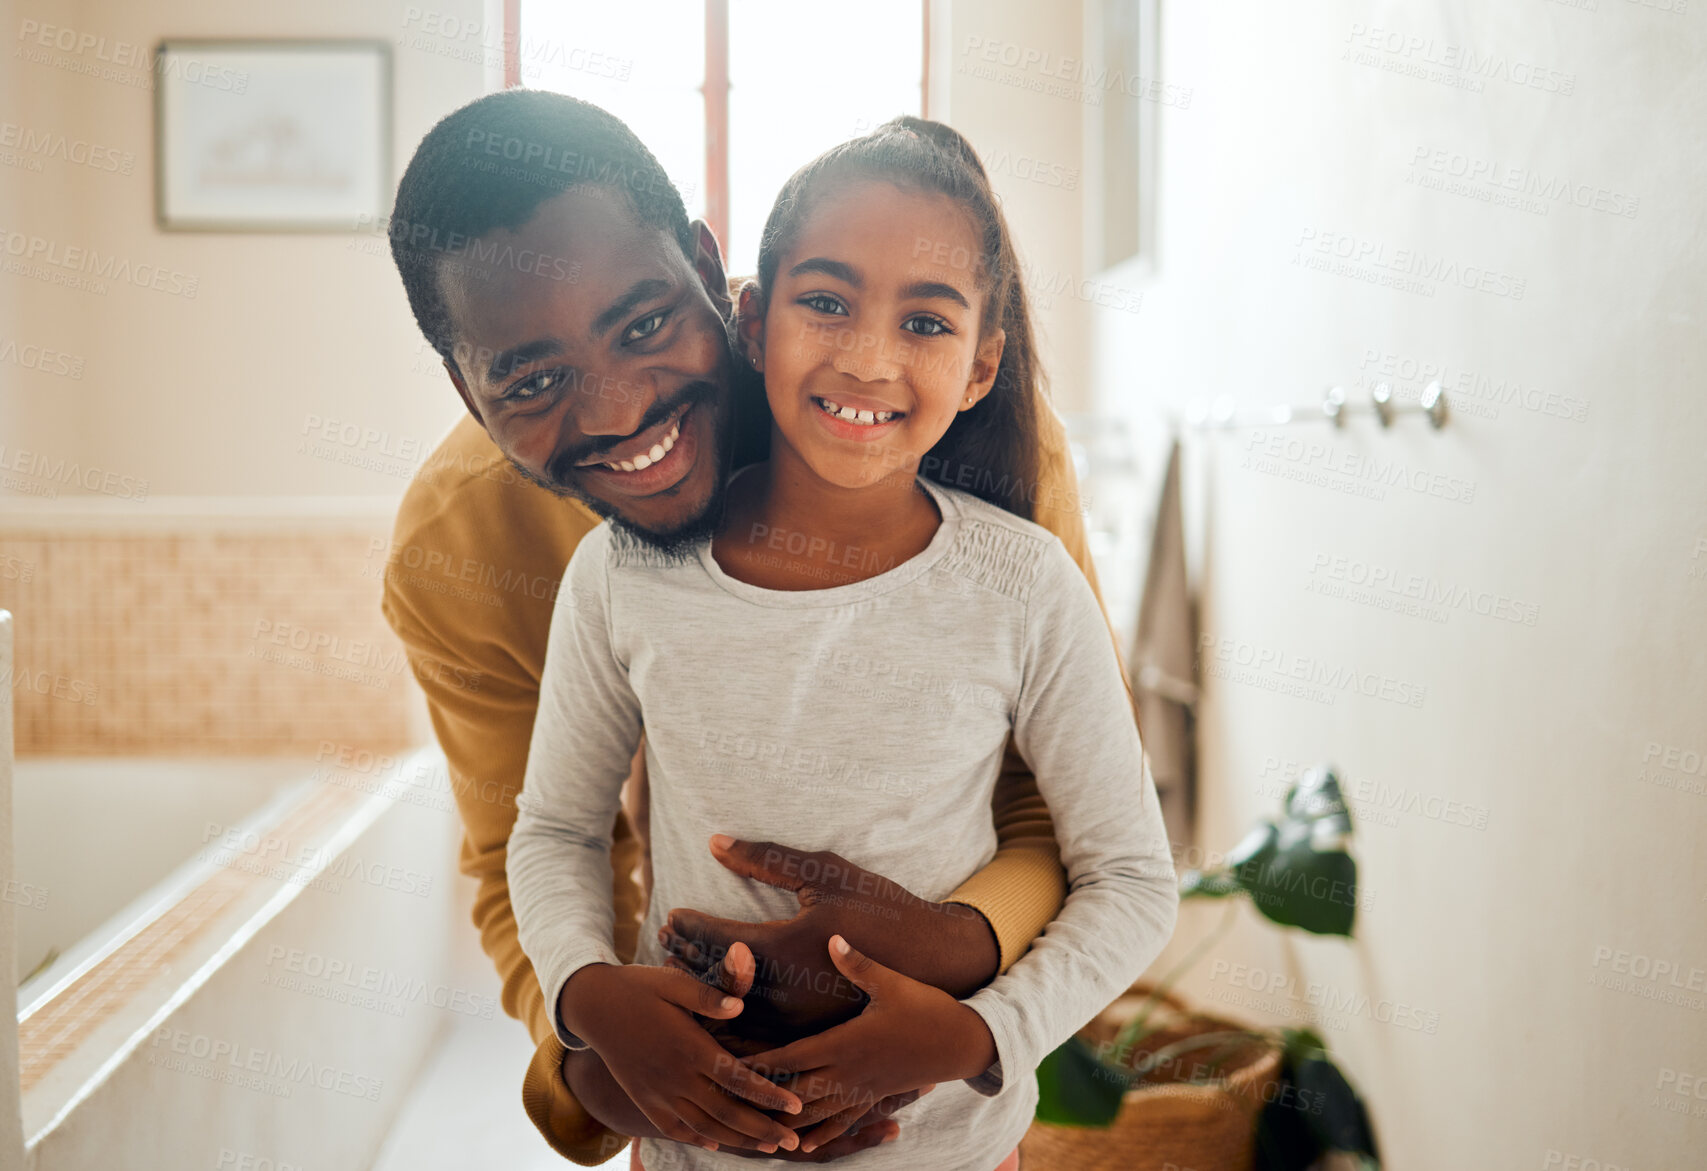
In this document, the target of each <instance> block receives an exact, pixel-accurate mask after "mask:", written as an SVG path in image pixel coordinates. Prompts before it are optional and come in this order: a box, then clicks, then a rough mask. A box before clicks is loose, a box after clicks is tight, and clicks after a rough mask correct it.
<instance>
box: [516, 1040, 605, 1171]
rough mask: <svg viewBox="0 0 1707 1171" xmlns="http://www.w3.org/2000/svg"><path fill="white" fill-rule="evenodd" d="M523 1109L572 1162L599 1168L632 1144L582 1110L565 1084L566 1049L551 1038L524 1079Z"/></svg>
mask: <svg viewBox="0 0 1707 1171" xmlns="http://www.w3.org/2000/svg"><path fill="white" fill-rule="evenodd" d="M522 1107H523V1108H524V1109H525V1110H526V1111H527V1115H528V1118H529V1119H531V1120H532V1122H533V1124H534V1126H535V1127H537V1128H538V1130H539V1133H540V1135H541V1137H543V1138H544V1139H545V1141H546V1142H547V1143H548V1144H550V1146H551V1149H552V1150H554V1151H556V1152H557V1153H558V1154H559V1155H562V1156H563V1157H564V1158H565V1159H568V1160H569V1161H570V1162H573V1163H579V1164H580V1165H581V1166H583V1167H596V1166H598V1165H599V1164H600V1163H603V1162H604V1161H605V1160H607V1159H609V1158H610V1157H611V1156H612V1155H614V1154H616V1153H617V1152H618V1151H620V1150H622V1148H623V1147H625V1146H627V1145H628V1139H627V1137H626V1136H624V1135H620V1134H617V1133H616V1132H615V1131H613V1130H611V1129H610V1128H608V1127H607V1126H605V1125H604V1124H603V1123H601V1122H600V1121H599V1120H598V1119H596V1118H594V1117H593V1116H592V1115H591V1114H588V1113H587V1111H586V1110H585V1109H584V1108H583V1107H582V1105H581V1103H579V1102H577V1101H576V1100H575V1095H574V1094H571V1093H570V1092H569V1087H568V1086H567V1085H565V1084H564V1082H563V1046H562V1045H560V1044H558V1042H557V1038H555V1037H547V1038H546V1039H545V1040H544V1041H542V1042H540V1046H539V1048H538V1049H537V1050H535V1051H534V1055H533V1060H532V1061H531V1062H529V1063H528V1071H527V1076H526V1077H524V1078H523V1079H522Z"/></svg>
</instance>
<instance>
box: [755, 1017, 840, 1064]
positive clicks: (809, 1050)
mask: <svg viewBox="0 0 1707 1171" xmlns="http://www.w3.org/2000/svg"><path fill="white" fill-rule="evenodd" d="M845 1028H847V1026H846V1025H837V1026H836V1027H835V1028H833V1029H826V1030H825V1031H824V1032H822V1033H814V1034H813V1035H812V1036H810V1037H802V1038H801V1039H800V1040H798V1041H793V1042H790V1043H789V1044H787V1045H784V1046H782V1047H781V1048H780V1049H767V1050H766V1051H765V1052H763V1053H760V1054H758V1055H756V1056H754V1057H750V1058H748V1059H747V1064H749V1065H751V1066H752V1067H753V1068H754V1069H757V1070H762V1071H763V1072H765V1073H767V1074H772V1073H800V1072H801V1071H802V1070H808V1069H819V1068H822V1067H823V1066H824V1065H826V1064H827V1063H828V1062H827V1058H828V1057H829V1054H828V1053H827V1052H826V1051H825V1050H826V1047H829V1048H834V1046H835V1043H836V1041H837V1040H839V1039H840V1038H839V1037H838V1036H837V1033H838V1032H839V1030H841V1029H845ZM826 1037H828V1038H830V1040H829V1041H828V1042H826V1041H825V1038H826Z"/></svg>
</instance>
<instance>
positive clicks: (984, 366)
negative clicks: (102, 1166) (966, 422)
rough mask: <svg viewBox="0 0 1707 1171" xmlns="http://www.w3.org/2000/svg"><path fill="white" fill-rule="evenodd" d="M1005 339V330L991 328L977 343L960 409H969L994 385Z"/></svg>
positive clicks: (999, 368) (1006, 336)
mask: <svg viewBox="0 0 1707 1171" xmlns="http://www.w3.org/2000/svg"><path fill="white" fill-rule="evenodd" d="M1007 340H1008V335H1007V331H1006V330H1001V329H992V330H991V331H990V332H989V333H988V334H986V335H984V339H983V340H982V341H980V342H979V343H978V353H977V354H976V355H974V356H973V358H972V371H971V375H970V377H969V378H968V379H967V381H966V393H965V395H963V396H962V397H961V401H960V409H961V410H963V411H969V410H971V409H972V408H973V407H975V406H977V405H978V400H979V399H981V398H983V397H984V396H985V395H987V394H989V393H990V388H991V387H992V386H994V385H996V373H997V372H998V371H999V370H1001V368H1002V348H1003V347H1004V346H1005V345H1006V344H1007Z"/></svg>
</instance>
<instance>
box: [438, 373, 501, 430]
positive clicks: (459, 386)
mask: <svg viewBox="0 0 1707 1171" xmlns="http://www.w3.org/2000/svg"><path fill="white" fill-rule="evenodd" d="M445 373H446V374H449V375H450V383H451V385H452V386H454V387H456V393H457V394H458V395H460V396H462V405H463V406H465V407H467V408H468V413H469V414H471V415H473V416H474V421H475V422H476V423H479V424H480V429H481V430H482V431H485V432H486V433H487V434H488V435H490V434H491V431H490V430H489V429H488V428H487V426H486V420H485V419H482V418H481V417H480V412H479V410H477V409H476V408H475V406H474V396H473V395H472V394H470V393H469V391H468V383H466V382H464V381H463V380H462V371H460V370H458V369H457V368H456V363H455V362H452V361H451V360H450V359H449V358H446V359H445Z"/></svg>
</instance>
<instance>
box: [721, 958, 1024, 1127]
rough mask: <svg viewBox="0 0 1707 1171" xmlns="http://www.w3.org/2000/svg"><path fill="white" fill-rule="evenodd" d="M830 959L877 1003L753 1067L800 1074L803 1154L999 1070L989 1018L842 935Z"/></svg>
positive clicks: (796, 1122)
mask: <svg viewBox="0 0 1707 1171" xmlns="http://www.w3.org/2000/svg"><path fill="white" fill-rule="evenodd" d="M830 961H831V962H832V963H833V964H835V966H836V969H837V971H839V972H841V973H842V975H844V976H846V977H847V978H848V980H849V981H850V982H852V983H853V984H854V985H855V986H856V987H858V988H859V989H860V990H861V991H863V992H864V993H865V994H866V995H867V996H868V997H870V998H871V999H870V1003H869V1004H867V1005H866V1006H865V1010H864V1011H863V1012H861V1013H860V1014H859V1015H858V1016H857V1017H855V1018H854V1019H853V1020H851V1021H848V1022H847V1023H846V1024H841V1025H837V1026H836V1027H835V1028H833V1029H827V1030H825V1031H824V1032H822V1033H818V1034H815V1035H813V1036H811V1037H807V1038H805V1039H803V1040H800V1041H796V1042H794V1043H793V1044H791V1045H784V1046H783V1047H782V1048H780V1049H773V1050H771V1051H770V1052H768V1053H762V1054H759V1055H758V1056H756V1057H753V1058H750V1059H749V1060H748V1064H749V1065H750V1066H752V1067H753V1068H754V1069H755V1070H756V1071H758V1072H760V1073H762V1074H764V1075H765V1076H767V1077H771V1078H773V1079H781V1078H782V1076H783V1075H794V1076H793V1080H792V1081H791V1082H788V1083H787V1084H788V1085H789V1087H790V1088H791V1089H792V1090H793V1091H794V1092H795V1093H796V1094H798V1095H799V1097H800V1100H801V1101H802V1102H803V1103H805V1109H804V1110H802V1111H801V1112H800V1114H799V1115H797V1116H796V1117H794V1118H791V1119H790V1123H791V1125H793V1126H794V1128H795V1129H796V1130H797V1131H800V1149H801V1151H802V1152H808V1151H812V1150H814V1149H816V1148H817V1147H820V1146H822V1145H823V1144H825V1143H827V1142H829V1141H830V1140H831V1139H834V1138H836V1137H837V1136H838V1135H840V1134H842V1133H843V1132H844V1131H845V1130H847V1128H848V1127H849V1126H851V1125H852V1124H853V1123H854V1122H855V1121H857V1120H858V1119H860V1118H861V1117H863V1116H864V1115H865V1114H866V1112H867V1111H869V1110H871V1108H872V1107H873V1106H874V1105H875V1104H876V1103H878V1102H881V1101H882V1100H883V1099H885V1098H888V1097H890V1096H892V1095H896V1094H905V1093H908V1092H910V1091H913V1090H924V1089H928V1088H930V1087H932V1086H934V1085H936V1083H938V1082H945V1081H960V1080H964V1079H966V1078H972V1077H977V1076H978V1075H979V1074H980V1073H983V1072H984V1071H985V1070H986V1069H988V1068H990V1066H991V1065H993V1064H994V1063H995V1061H996V1042H995V1038H993V1037H992V1036H990V1030H989V1028H988V1027H987V1026H986V1025H985V1024H984V1019H983V1018H982V1017H980V1016H979V1015H978V1014H977V1013H976V1012H974V1011H973V1010H972V1009H970V1008H967V1007H966V1006H965V1005H964V1004H961V1003H960V1002H959V1001H958V1000H955V999H954V998H953V997H952V996H950V995H949V994H948V993H946V992H943V991H941V990H940V989H937V988H933V987H932V986H931V985H929V984H922V983H920V982H919V981H917V980H912V979H909V978H907V977H906V976H903V975H901V973H899V972H896V971H893V970H892V969H889V968H886V967H884V966H883V965H882V964H880V963H878V962H877V961H876V960H873V959H871V958H870V957H869V956H865V955H861V954H860V953H859V952H857V951H855V950H854V949H853V948H852V947H850V946H849V945H848V942H847V940H845V939H843V938H842V937H841V936H840V935H835V936H832V937H831V938H830ZM814 1123H816V1124H817V1125H816V1126H815V1127H813V1129H812V1130H810V1131H808V1130H805V1129H804V1128H805V1127H808V1126H812V1125H813V1124H814Z"/></svg>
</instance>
